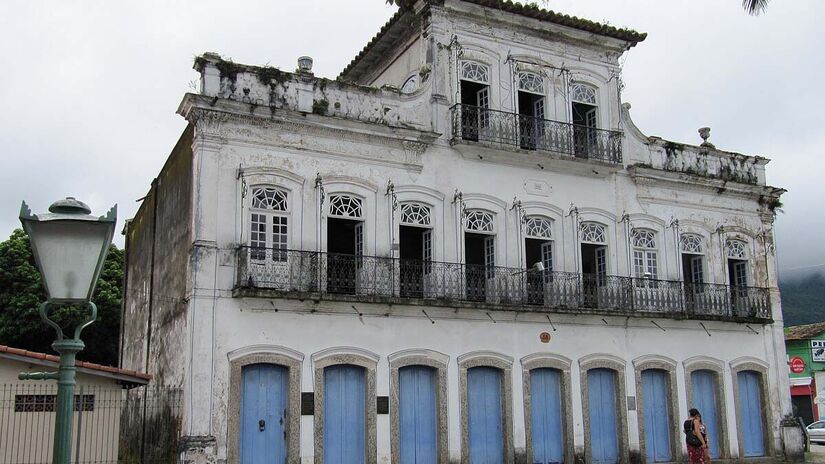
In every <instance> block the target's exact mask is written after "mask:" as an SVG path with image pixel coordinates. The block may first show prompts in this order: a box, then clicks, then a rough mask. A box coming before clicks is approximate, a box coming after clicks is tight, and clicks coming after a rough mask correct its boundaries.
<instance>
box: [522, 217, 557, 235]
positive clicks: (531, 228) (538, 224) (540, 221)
mask: <svg viewBox="0 0 825 464" xmlns="http://www.w3.org/2000/svg"><path fill="white" fill-rule="evenodd" d="M524 226H525V227H524V228H525V235H527V236H528V237H531V238H544V239H552V238H553V221H551V220H550V219H547V218H545V217H541V216H527V220H526V222H525V223H524Z"/></svg>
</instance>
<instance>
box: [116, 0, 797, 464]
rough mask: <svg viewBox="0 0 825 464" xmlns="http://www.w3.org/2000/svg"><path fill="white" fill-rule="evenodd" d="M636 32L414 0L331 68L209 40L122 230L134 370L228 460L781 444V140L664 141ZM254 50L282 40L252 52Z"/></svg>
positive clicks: (762, 450)
mask: <svg viewBox="0 0 825 464" xmlns="http://www.w3.org/2000/svg"><path fill="white" fill-rule="evenodd" d="M644 38H645V34H640V33H637V32H634V31H630V30H624V29H616V28H613V27H610V26H605V25H600V24H597V23H593V22H590V21H586V20H583V19H578V18H573V17H569V16H564V15H561V14H557V13H553V12H550V11H543V10H539V9H537V8H534V7H522V6H520V5H517V4H512V3H509V2H502V1H496V0H441V1H437V0H427V1H425V0H418V1H406V2H402V5H401V7H400V9H399V11H398V13H396V14H395V15H394V16H393V17H392V18H391V19H390V20H389V22H388V23H387V24H386V25H385V26H384V27H382V28H381V30H380V32H379V33H378V34H377V35H376V37H375V38H374V39H372V40H371V41H370V43H369V44H367V46H366V47H365V48H364V49H363V50H362V51H361V52H360V53H359V54H358V56H357V57H356V58H355V59H354V60H353V61H352V62H351V63H350V64H349V65H348V66H347V67H346V69H344V71H343V72H342V73H341V75H340V76H339V77H338V79H336V80H328V79H323V78H318V77H315V76H314V75H313V74H312V71H311V66H312V65H311V60H310V59H307V58H302V59H301V60H300V61H299V68H298V70H297V71H296V72H294V73H289V72H284V71H280V70H277V69H274V68H268V67H256V66H248V65H242V64H238V63H233V62H231V61H227V60H224V59H222V58H221V57H220V56H218V55H216V54H213V53H206V54H204V55H202V56H200V57H198V58H197V59H196V61H195V69H196V70H197V71H198V72H199V73H200V75H201V80H200V83H201V88H200V91H199V92H198V93H196V94H187V95H185V96H184V98H183V101H182V102H181V104H180V108H179V110H178V112H179V114H180V115H181V116H183V117H184V118H185V119H186V120H187V121H188V122H189V126H188V127H187V129H186V130H185V131H184V133H183V135H182V136H181V139H180V141H179V142H178V144H177V146H175V148H174V149H173V150H172V152H171V154H170V156H169V159H168V160H167V162H166V164H165V166H164V167H163V169H162V170H161V171H160V174H159V175H158V177H157V178H156V179H155V181H154V182H153V183H152V188H151V190H150V191H149V194H148V195H147V197H146V198H145V200H144V202H143V205H142V207H141V209H140V211H139V212H138V213H137V215H136V217H135V218H134V219H133V220H132V221H130V223H129V224H128V227H127V229H126V232H125V233H126V236H127V239H126V245H127V251H128V276H127V288H126V295H127V298H126V302H125V315H124V321H125V323H124V330H123V337H122V367H125V368H130V369H138V370H146V372H148V373H150V374H152V375H153V376H154V377H155V379H156V381H158V382H161V383H164V384H169V385H175V386H181V387H183V389H184V392H185V414H184V417H182V430H181V438H182V440H183V443H184V447H183V450H184V451H183V453H184V456H185V458H186V459H188V460H190V461H193V462H201V461H204V462H231V463H237V462H242V463H276V462H278V463H280V462H290V463H298V462H303V463H311V462H315V463H319V464H321V463H376V462H381V463H390V462H392V463H404V464H406V463H435V462H438V463H447V462H462V463H522V462H525V463H526V462H529V463H545V464H547V463H554V462H565V463H568V464H569V463H574V462H576V463H578V462H583V463H591V462H599V463H606V462H622V463H630V462H645V461H646V462H672V461H681V460H684V459H685V457H684V456H685V447H684V444H683V442H684V437H683V435H682V433H681V426H682V425H681V424H682V421H683V420H684V419H685V418H686V416H687V410H688V409H689V408H691V407H697V408H699V409H700V411H701V412H702V415H703V417H704V420H705V422H706V424H707V425H708V429H709V435H710V438H709V440H710V443H711V454H712V455H713V456H714V457H715V458H716V459H722V460H744V459H746V458H751V457H753V458H763V459H768V460H777V459H782V458H783V455H784V454H792V453H791V451H793V449H792V445H795V444H792V443H787V442H786V441H785V440H783V433H784V428H783V427H782V422H781V419H782V417H783V415H785V414H786V413H789V412H790V398H789V396H788V388H789V387H788V376H787V370H786V369H787V368H786V366H785V361H786V355H785V347H784V341H783V334H782V313H781V308H780V303H779V293H778V290H777V286H776V272H775V250H774V245H773V243H774V240H773V219H774V214H773V212H774V209H775V208H776V207H777V206H778V205H779V204H780V203H779V197H780V195H781V194H782V193H783V190H782V189H778V188H773V187H769V186H767V185H766V184H765V165H766V164H767V163H768V160H767V159H765V158H761V157H751V156H745V155H741V154H738V153H733V152H728V151H723V150H719V149H717V148H715V147H714V146H713V145H712V144H711V143H709V142H708V141H707V138H708V135H709V134H708V133H709V129H702V130H700V133H701V135H702V138H703V139H704V142H703V143H701V145H698V146H692V145H684V144H680V143H674V142H669V141H666V140H663V139H660V138H658V137H648V136H645V135H643V134H642V132H641V131H640V130H639V129H638V128H636V126H635V125H634V124H633V122H632V121H631V119H630V116H629V109H630V105H629V104H627V103H622V102H621V98H620V96H621V89H622V81H621V73H620V71H621V69H620V64H619V63H620V57H621V56H622V55H623V54H624V53H625V52H627V50H628V49H630V48H631V47H633V46H635V45H636V44H637V43H639V42H641V41H642V40H644ZM262 60H263V57H262Z"/></svg>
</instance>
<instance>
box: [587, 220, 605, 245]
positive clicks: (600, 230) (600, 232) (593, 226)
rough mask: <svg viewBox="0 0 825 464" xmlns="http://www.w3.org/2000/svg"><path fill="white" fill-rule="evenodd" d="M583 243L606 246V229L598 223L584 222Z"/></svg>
mask: <svg viewBox="0 0 825 464" xmlns="http://www.w3.org/2000/svg"><path fill="white" fill-rule="evenodd" d="M580 230H581V241H582V242H584V243H595V244H602V245H603V244H606V243H607V233H606V231H605V227H604V226H603V225H601V224H599V223H597V222H583V223H582V224H581V228H580Z"/></svg>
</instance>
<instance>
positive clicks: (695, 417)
mask: <svg viewBox="0 0 825 464" xmlns="http://www.w3.org/2000/svg"><path fill="white" fill-rule="evenodd" d="M688 413H689V414H690V418H689V419H688V420H686V421H685V424H684V429H685V441H686V442H687V450H688V457H689V458H690V462H691V464H710V452H709V451H708V439H707V431H706V429H705V424H703V423H702V415H701V414H699V411H698V410H697V409H696V408H691V409H690V411H688Z"/></svg>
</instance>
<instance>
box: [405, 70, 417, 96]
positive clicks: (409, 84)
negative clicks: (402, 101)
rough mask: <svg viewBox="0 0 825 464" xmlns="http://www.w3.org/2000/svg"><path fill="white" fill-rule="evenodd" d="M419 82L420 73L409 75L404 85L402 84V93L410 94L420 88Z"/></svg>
mask: <svg viewBox="0 0 825 464" xmlns="http://www.w3.org/2000/svg"><path fill="white" fill-rule="evenodd" d="M418 82H419V79H418V74H413V75H412V76H410V77H408V78H407V80H406V81H404V85H402V86H401V93H403V94H409V93H413V92H415V91H416V90H418Z"/></svg>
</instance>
